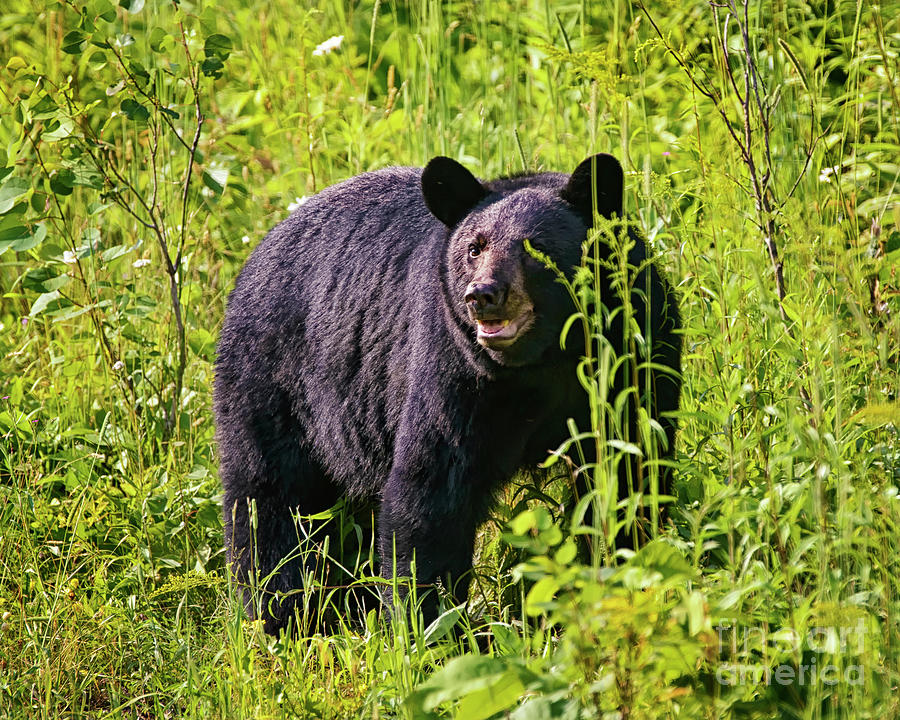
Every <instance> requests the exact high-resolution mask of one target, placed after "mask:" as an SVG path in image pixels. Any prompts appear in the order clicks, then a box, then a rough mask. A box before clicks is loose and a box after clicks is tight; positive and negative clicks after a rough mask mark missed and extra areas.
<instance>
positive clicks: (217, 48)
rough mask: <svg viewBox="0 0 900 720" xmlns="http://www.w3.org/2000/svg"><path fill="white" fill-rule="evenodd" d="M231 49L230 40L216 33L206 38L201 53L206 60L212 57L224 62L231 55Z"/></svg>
mask: <svg viewBox="0 0 900 720" xmlns="http://www.w3.org/2000/svg"><path fill="white" fill-rule="evenodd" d="M231 48H232V43H231V38H229V37H227V36H225V35H220V34H218V33H216V34H215V35H210V36H209V37H208V38H206V42H205V43H204V45H203V53H204V54H205V55H206V57H208V58H212V57H214V58H218V59H219V60H221V61H222V62H224V61H225V60H227V59H228V56H229V55H231Z"/></svg>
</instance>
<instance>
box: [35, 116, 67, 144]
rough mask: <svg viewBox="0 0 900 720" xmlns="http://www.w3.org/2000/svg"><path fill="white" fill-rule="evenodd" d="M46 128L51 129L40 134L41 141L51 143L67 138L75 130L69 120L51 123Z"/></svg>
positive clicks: (62, 119) (63, 119)
mask: <svg viewBox="0 0 900 720" xmlns="http://www.w3.org/2000/svg"><path fill="white" fill-rule="evenodd" d="M48 127H49V128H52V129H48V130H45V131H44V132H43V133H41V139H42V140H48V141H50V142H53V141H54V140H63V139H65V138H67V137H69V135H71V134H72V131H73V130H74V129H75V123H74V122H72V121H71V120H70V119H69V118H61V119H60V120H58V121H56V122H53V123H51V124H50V125H49V126H48Z"/></svg>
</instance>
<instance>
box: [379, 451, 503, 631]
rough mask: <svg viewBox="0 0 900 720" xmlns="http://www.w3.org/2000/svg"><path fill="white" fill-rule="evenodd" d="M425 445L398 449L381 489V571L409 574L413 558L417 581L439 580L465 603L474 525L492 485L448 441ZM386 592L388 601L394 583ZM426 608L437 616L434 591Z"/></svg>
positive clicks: (427, 615) (428, 616) (428, 617)
mask: <svg viewBox="0 0 900 720" xmlns="http://www.w3.org/2000/svg"><path fill="white" fill-rule="evenodd" d="M422 444H423V443H420V448H419V449H418V450H417V449H415V448H410V447H409V446H405V449H404V450H403V451H401V452H399V453H397V455H398V457H397V458H396V460H395V463H394V467H393V470H392V471H391V474H390V477H389V479H388V482H387V483H386V485H385V487H384V490H383V493H382V499H381V507H380V511H379V517H378V529H377V539H378V552H379V555H380V557H381V574H382V575H383V576H384V577H385V578H386V579H390V578H392V577H394V576H396V577H398V578H400V577H410V576H411V567H412V562H413V558H415V569H416V576H415V581H416V583H417V584H418V585H419V586H423V585H433V584H434V583H437V582H438V581H440V582H441V583H442V584H443V586H444V588H446V589H447V590H448V591H449V592H450V593H451V594H452V596H453V598H454V600H455V601H456V602H465V600H466V599H467V597H468V584H469V580H470V577H469V570H471V569H472V552H473V549H474V544H475V530H476V527H477V524H478V522H479V521H480V520H481V518H482V516H483V513H484V508H485V506H486V504H487V502H486V501H487V499H488V498H489V494H490V489H489V487H487V484H484V483H480V482H479V477H480V475H481V473H479V472H477V471H476V468H474V467H473V464H472V462H471V461H470V459H469V458H466V457H465V456H464V455H463V454H462V453H461V452H460V450H459V448H453V447H450V446H449V444H448V443H447V441H446V440H441V441H438V442H437V443H435V444H431V445H429V444H425V445H426V447H425V448H422ZM401 447H404V446H401ZM422 589H423V591H424V590H425V589H426V588H424V587H423V588H422ZM400 592H401V593H402V594H405V592H404V591H403V590H401V591H400ZM382 597H383V598H384V599H385V602H386V603H387V604H388V605H389V606H390V605H391V604H392V601H393V600H395V599H397V598H393V593H392V590H391V588H390V587H388V588H387V589H386V592H385V593H383V594H382ZM422 611H423V614H424V615H425V619H426V621H430V620H433V619H434V617H435V616H436V614H437V593H436V592H434V591H433V590H432V591H430V592H429V593H428V594H427V596H426V598H425V600H424V602H423V606H422Z"/></svg>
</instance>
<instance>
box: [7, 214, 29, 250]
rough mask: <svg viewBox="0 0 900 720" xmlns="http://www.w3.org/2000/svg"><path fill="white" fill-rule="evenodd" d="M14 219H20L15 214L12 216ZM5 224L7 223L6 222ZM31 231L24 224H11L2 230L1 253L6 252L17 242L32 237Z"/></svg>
mask: <svg viewBox="0 0 900 720" xmlns="http://www.w3.org/2000/svg"><path fill="white" fill-rule="evenodd" d="M10 217H11V218H13V219H14V220H18V218H16V217H15V216H10ZM4 225H5V223H4ZM30 235H31V233H30V232H29V231H28V228H27V227H25V226H24V225H9V226H5V227H3V229H2V230H0V254H2V253H4V252H6V251H7V250H8V249H9V248H10V247H12V246H13V245H14V244H15V243H16V242H18V241H20V240H22V239H24V238H27V237H30Z"/></svg>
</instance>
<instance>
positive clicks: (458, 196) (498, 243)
mask: <svg viewBox="0 0 900 720" xmlns="http://www.w3.org/2000/svg"><path fill="white" fill-rule="evenodd" d="M623 180H624V176H623V172H622V166H621V165H620V164H619V162H618V161H617V160H616V159H615V158H614V157H613V156H611V155H606V154H600V155H594V156H592V157H590V158H588V159H587V160H585V161H584V162H582V163H581V164H580V165H579V166H578V167H577V168H576V169H575V172H574V173H572V175H571V176H570V177H568V178H567V177H566V176H565V175H558V174H544V175H536V176H531V177H527V176H526V177H522V178H517V179H510V180H502V181H498V182H497V183H494V184H493V186H492V187H486V186H484V185H482V184H481V183H480V182H479V181H478V180H477V179H476V178H475V177H474V176H473V175H472V173H470V172H469V171H468V170H467V169H466V168H464V167H463V166H462V165H460V164H459V163H458V162H456V161H455V160H451V159H450V158H446V157H436V158H434V159H432V160H431V161H430V162H429V163H428V165H427V166H426V167H425V170H424V171H423V173H422V194H423V196H424V199H425V204H426V206H427V207H428V209H429V210H430V211H431V213H432V214H433V215H434V216H435V217H436V218H437V219H438V220H440V221H441V222H442V223H444V225H446V226H447V228H448V238H449V241H448V247H447V285H448V291H449V294H450V296H451V297H450V300H451V304H452V305H453V308H452V309H453V311H454V312H455V313H456V315H457V317H459V318H460V319H461V320H462V322H464V323H467V324H468V325H469V326H470V327H471V329H472V334H473V336H474V338H475V340H476V342H478V344H480V345H481V346H482V347H484V348H485V349H486V350H487V352H488V354H489V355H490V356H491V358H493V359H494V360H495V361H496V362H498V363H500V364H502V365H511V366H520V365H529V364H533V363H537V362H541V361H542V360H543V359H545V356H546V353H547V352H548V351H551V352H552V351H553V350H554V349H558V348H559V333H560V330H561V329H562V326H563V323H564V322H565V320H566V318H567V317H568V316H569V315H571V314H572V312H573V311H574V307H573V306H572V301H571V299H570V298H569V296H568V294H567V293H566V290H565V288H564V287H563V286H562V285H561V284H560V283H558V282H556V278H555V276H554V274H553V273H552V272H551V271H550V270H548V269H547V268H546V267H544V265H543V264H542V263H541V262H539V261H538V260H535V259H534V258H533V257H532V256H531V255H529V254H528V252H527V251H526V250H525V243H524V241H525V240H528V241H529V242H530V243H531V245H532V246H533V247H534V248H535V249H537V250H539V251H540V252H543V253H545V254H546V255H547V256H549V257H550V258H551V259H552V260H553V261H554V262H555V263H556V265H557V267H559V268H560V269H561V270H562V271H563V272H565V273H566V274H567V275H569V276H571V272H572V270H573V269H574V268H575V267H576V266H577V265H578V264H579V262H580V259H581V247H582V243H583V242H584V241H585V238H586V234H587V230H588V228H589V227H590V226H591V224H592V223H593V218H594V211H595V210H596V212H597V213H598V214H600V215H602V216H604V217H609V218H611V217H613V216H616V215H619V216H621V214H622V190H623Z"/></svg>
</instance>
